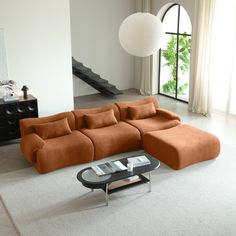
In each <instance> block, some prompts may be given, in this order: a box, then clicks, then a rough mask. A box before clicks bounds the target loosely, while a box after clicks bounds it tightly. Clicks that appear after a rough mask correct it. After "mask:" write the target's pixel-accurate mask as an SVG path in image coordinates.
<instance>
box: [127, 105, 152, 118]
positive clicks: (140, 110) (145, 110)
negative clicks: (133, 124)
mask: <svg viewBox="0 0 236 236" xmlns="http://www.w3.org/2000/svg"><path fill="white" fill-rule="evenodd" d="M128 111H129V117H130V118H131V119H132V120H138V119H144V118H147V117H151V116H154V115H156V108H155V106H154V104H153V103H152V102H151V103H146V104H143V105H138V106H130V107H128Z"/></svg>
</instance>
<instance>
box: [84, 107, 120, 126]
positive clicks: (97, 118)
mask: <svg viewBox="0 0 236 236" xmlns="http://www.w3.org/2000/svg"><path fill="white" fill-rule="evenodd" d="M85 120H86V124H87V127H88V128H89V129H96V128H102V127H106V126H110V125H115V124H117V123H118V122H117V120H116V117H115V115H114V111H113V109H111V110H108V111H104V112H100V113H95V114H89V115H85Z"/></svg>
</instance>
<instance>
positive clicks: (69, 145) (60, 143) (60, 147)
mask: <svg viewBox="0 0 236 236" xmlns="http://www.w3.org/2000/svg"><path fill="white" fill-rule="evenodd" d="M93 156H94V149H93V145H92V142H91V140H90V139H89V138H88V137H86V136H85V135H84V134H82V133H81V132H79V131H76V130H74V131H73V132H72V133H71V134H69V135H65V136H61V137H57V138H52V139H46V140H45V145H44V147H43V148H41V149H39V150H38V152H37V154H36V162H35V163H34V165H35V167H36V168H37V170H38V171H39V172H40V173H47V172H50V171H53V170H56V169H60V168H63V167H66V166H70V165H74V164H78V163H85V162H90V161H92V160H93Z"/></svg>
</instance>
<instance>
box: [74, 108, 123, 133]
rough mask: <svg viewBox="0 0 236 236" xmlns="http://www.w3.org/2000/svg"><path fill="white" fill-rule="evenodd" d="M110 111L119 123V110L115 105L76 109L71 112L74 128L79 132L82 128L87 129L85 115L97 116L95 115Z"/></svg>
mask: <svg viewBox="0 0 236 236" xmlns="http://www.w3.org/2000/svg"><path fill="white" fill-rule="evenodd" d="M111 109H112V110H113V111H114V115H115V117H116V120H117V121H119V120H120V113H119V110H118V108H117V106H116V105H115V104H108V105H105V106H101V107H97V108H88V109H76V110H74V111H72V112H73V113H74V115H75V122H76V128H77V129H78V130H80V129H82V128H87V125H86V120H85V115H91V114H97V113H101V112H104V111H109V110H111Z"/></svg>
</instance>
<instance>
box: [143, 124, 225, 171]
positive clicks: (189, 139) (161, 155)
mask: <svg viewBox="0 0 236 236" xmlns="http://www.w3.org/2000/svg"><path fill="white" fill-rule="evenodd" d="M143 144H144V149H145V151H146V152H147V153H148V154H150V155H152V156H153V157H156V158H157V159H159V160H160V161H161V162H163V163H165V164H166V165H168V166H170V167H171V168H173V169H176V170H178V169H182V168H184V167H187V166H189V165H192V164H194V163H197V162H200V161H205V160H210V159H214V158H216V157H217V156H218V155H219V153H220V142H219V139H218V138H217V137H216V136H215V135H213V134H210V133H208V132H205V131H203V130H200V129H197V128H194V127H192V126H189V125H185V124H184V125H179V126H176V127H174V128H170V129H166V130H160V131H153V132H148V133H146V134H145V135H144V138H143Z"/></svg>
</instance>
